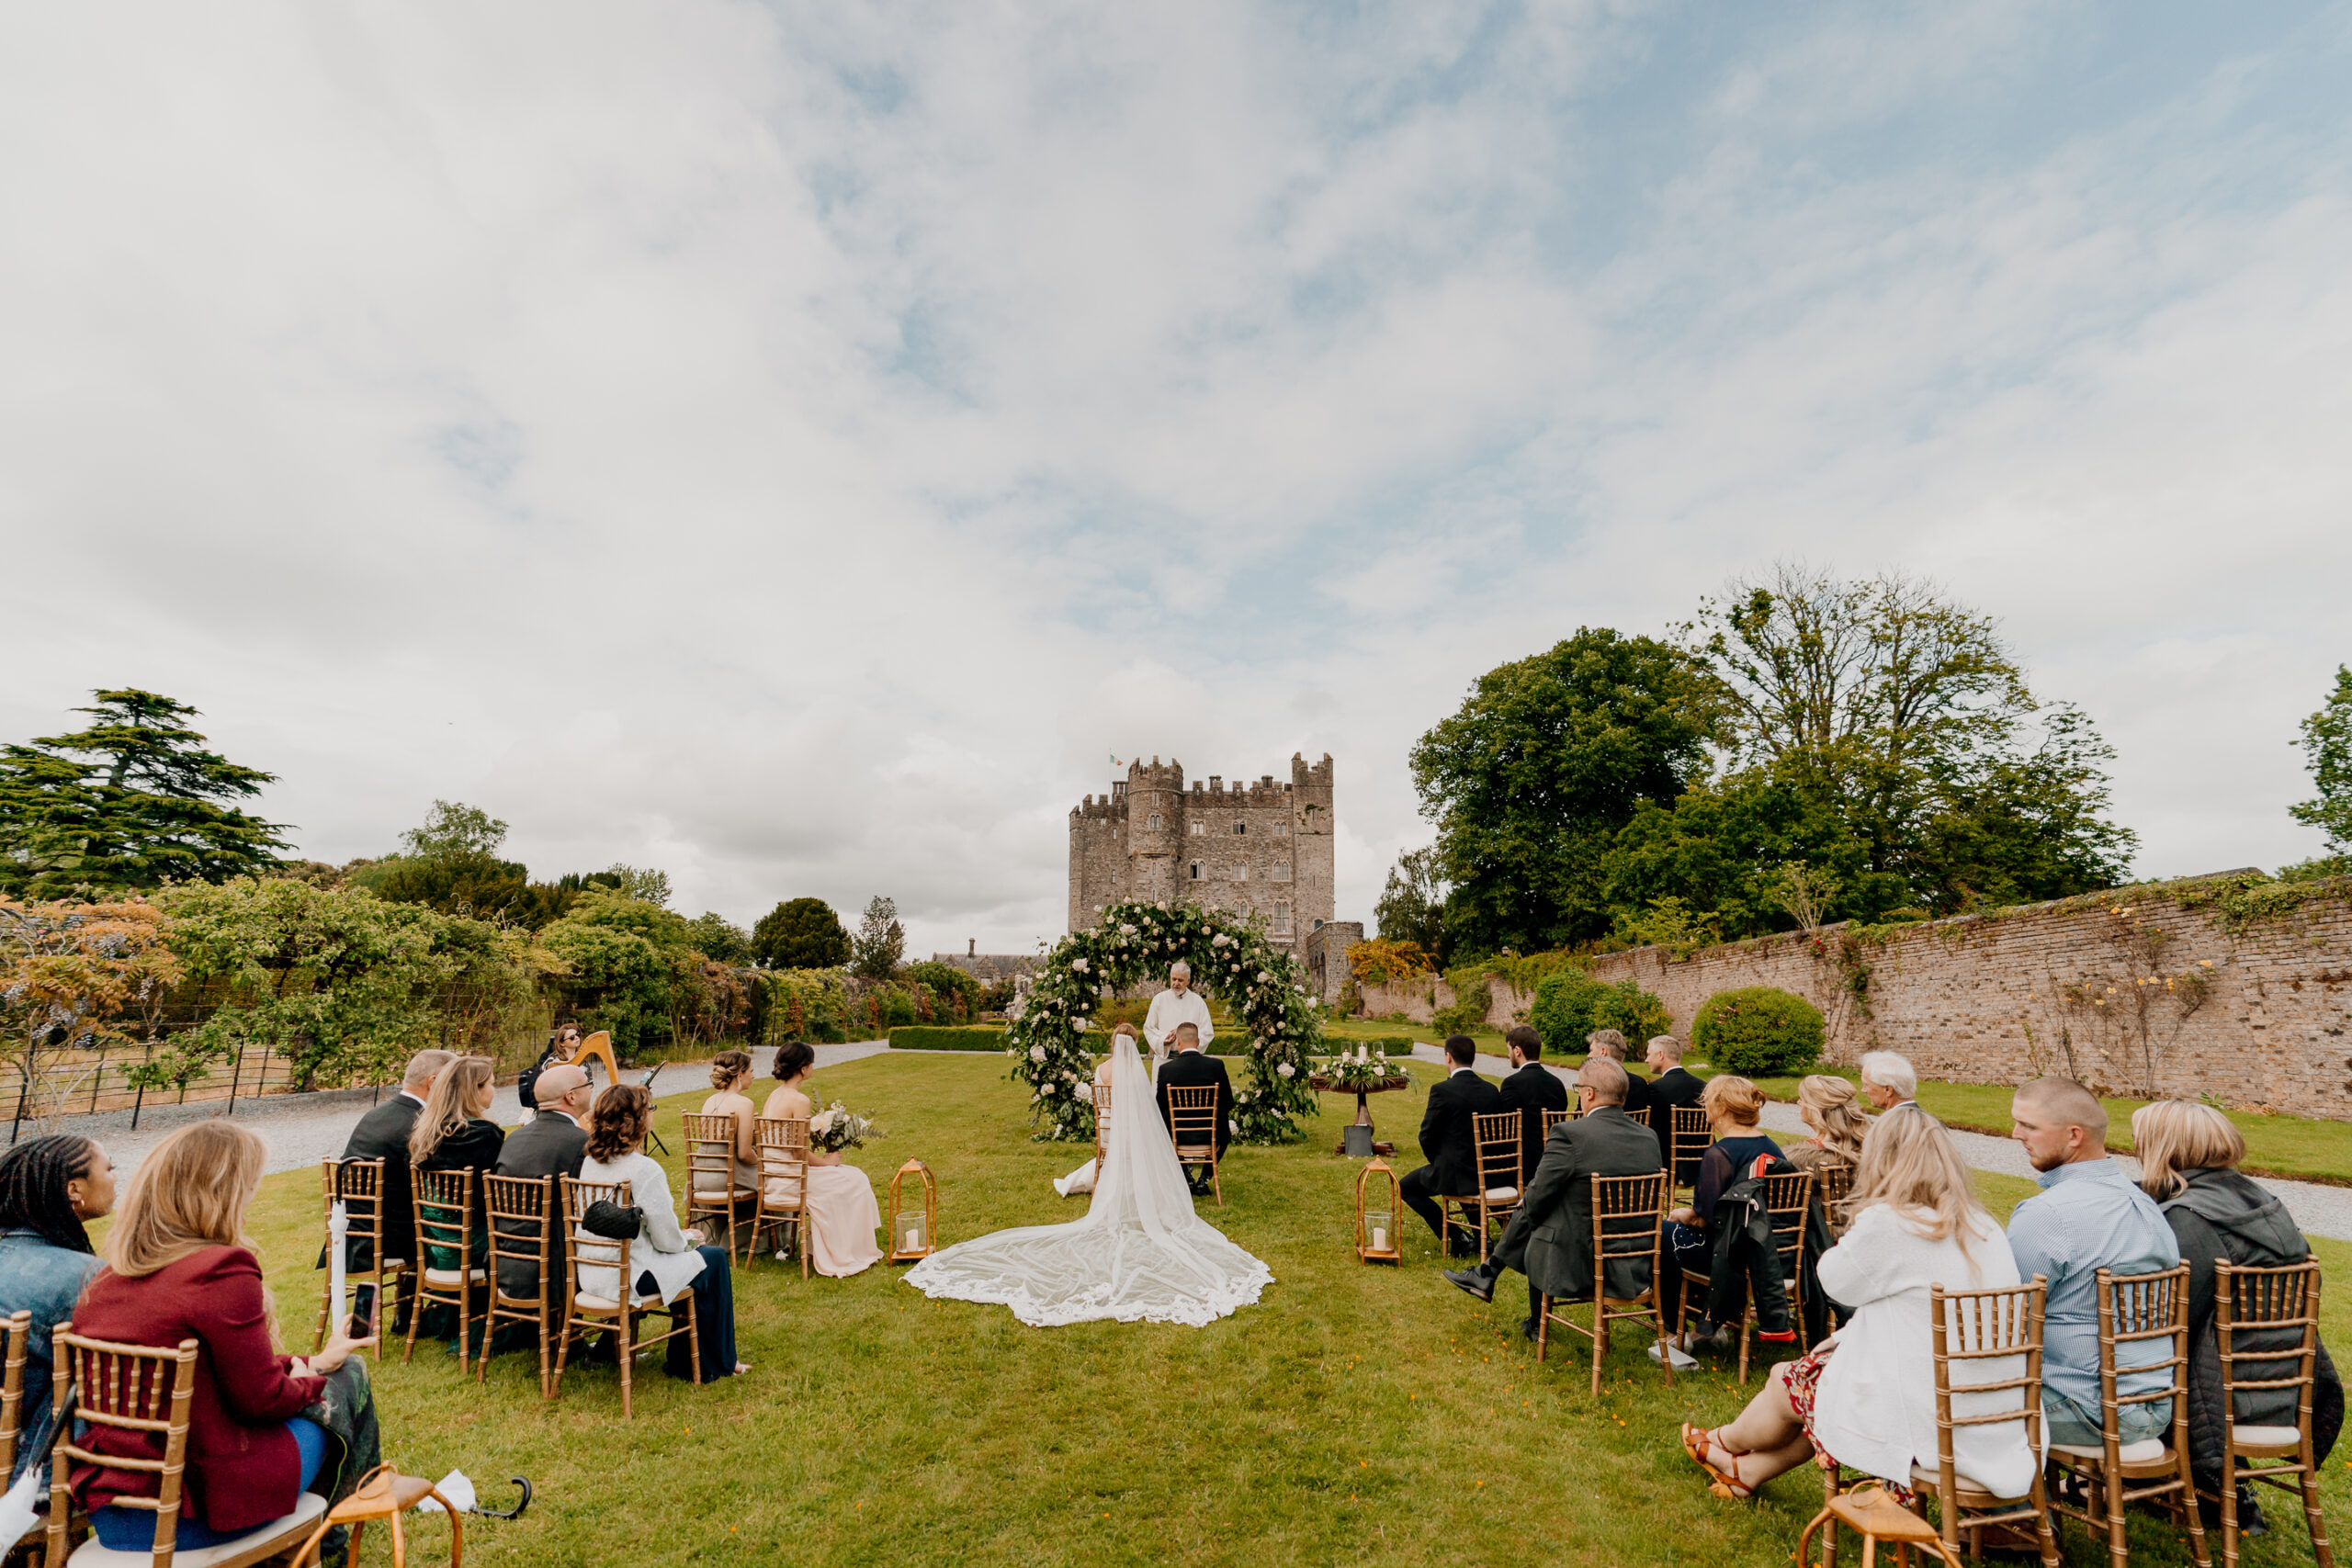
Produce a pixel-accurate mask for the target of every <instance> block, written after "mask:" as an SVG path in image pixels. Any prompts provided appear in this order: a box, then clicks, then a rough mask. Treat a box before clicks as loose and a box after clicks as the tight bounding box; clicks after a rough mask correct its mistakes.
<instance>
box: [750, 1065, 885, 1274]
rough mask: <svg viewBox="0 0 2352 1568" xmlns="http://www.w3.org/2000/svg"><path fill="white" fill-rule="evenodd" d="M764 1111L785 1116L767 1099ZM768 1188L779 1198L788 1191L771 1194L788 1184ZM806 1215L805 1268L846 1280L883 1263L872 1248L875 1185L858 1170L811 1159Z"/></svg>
mask: <svg viewBox="0 0 2352 1568" xmlns="http://www.w3.org/2000/svg"><path fill="white" fill-rule="evenodd" d="M779 1092H781V1091H779ZM765 1113H766V1114H768V1115H770V1116H779V1115H784V1114H786V1113H787V1112H786V1111H785V1110H784V1109H783V1108H782V1107H780V1106H778V1105H776V1104H775V1102H774V1100H773V1098H771V1101H770V1103H769V1105H768V1107H767V1111H766V1112H765ZM802 1114H804V1115H805V1114H806V1112H805V1111H804V1112H802ZM768 1185H769V1187H770V1189H771V1196H774V1197H776V1198H782V1197H785V1196H786V1193H784V1192H782V1191H775V1189H779V1188H788V1187H789V1186H790V1185H791V1183H790V1182H789V1181H786V1180H779V1181H772V1182H770V1183H769V1184H768ZM807 1213H808V1215H809V1227H808V1228H809V1237H808V1247H809V1267H810V1268H811V1269H815V1270H816V1271H817V1272H818V1273H820V1274H823V1275H827V1276H829V1277H830V1278H832V1279H836V1280H841V1279H846V1278H848V1277H849V1276H850V1275H852V1274H858V1273H863V1272H864V1271H865V1270H866V1269H871V1268H873V1267H874V1265H875V1264H876V1263H878V1262H880V1261H881V1260H882V1249H881V1248H880V1247H876V1246H875V1245H874V1235H875V1233H876V1231H878V1230H880V1229H881V1228H882V1206H881V1205H880V1204H878V1203H876V1201H874V1183H873V1182H872V1181H870V1180H868V1179H866V1175H865V1172H864V1171H862V1170H860V1169H858V1168H857V1167H855V1166H854V1165H819V1164H818V1163H817V1162H816V1160H815V1159H811V1160H810V1161H809V1201H808V1205H807Z"/></svg>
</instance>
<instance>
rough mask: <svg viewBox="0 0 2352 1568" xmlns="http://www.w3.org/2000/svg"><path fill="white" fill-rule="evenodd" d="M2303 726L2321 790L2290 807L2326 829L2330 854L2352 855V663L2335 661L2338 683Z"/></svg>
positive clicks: (2308, 757)
mask: <svg viewBox="0 0 2352 1568" xmlns="http://www.w3.org/2000/svg"><path fill="white" fill-rule="evenodd" d="M2302 729H2303V739H2302V748H2303V761H2304V762H2305V763H2306V764H2307V765H2308V766H2309V767H2310V769H2311V771H2312V786H2313V788H2314V790H2315V792H2316V793H2314V794H2313V795H2312V798H2311V799H2309V800H2306V801H2302V802H2300V803H2298V804H2297V805H2294V806H2290V807H2288V810H2289V811H2290V812H2291V813H2293V815H2294V818H2295V820H2296V821H2298V822H2301V823H2302V824H2304V825H2305V826H2307V827H2312V828H2316V829H2319V830H2320V831H2321V832H2323V833H2325V834H2326V835H2327V847H2328V851H2329V852H2330V853H2331V854H2335V855H2338V856H2346V855H2352V667H2346V666H2345V665H2342V664H2339V665H2337V666H2336V667H2335V690H2334V691H2332V692H2330V693H2328V694H2327V701H2326V702H2325V703H2324V704H2322V705H2320V710H2319V711H2318V712H2317V713H2315V714H2313V715H2312V716H2310V717H2309V718H2307V719H2305V720H2303V725H2302Z"/></svg>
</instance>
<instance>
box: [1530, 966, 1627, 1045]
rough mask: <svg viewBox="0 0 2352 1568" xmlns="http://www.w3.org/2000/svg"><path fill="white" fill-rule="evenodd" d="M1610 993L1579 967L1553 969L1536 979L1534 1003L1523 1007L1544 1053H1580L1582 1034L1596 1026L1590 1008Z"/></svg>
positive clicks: (1602, 1000) (1583, 1035)
mask: <svg viewBox="0 0 2352 1568" xmlns="http://www.w3.org/2000/svg"><path fill="white" fill-rule="evenodd" d="M1610 994H1611V993H1610V990H1609V987H1606V986H1604V985H1602V984H1601V983H1600V981H1598V980H1596V979H1594V978H1593V977H1592V976H1589V975H1588V974H1586V973H1585V972H1584V971H1583V970H1581V969H1555V970H1554V971H1553V972H1552V973H1551V974H1549V975H1546V976H1544V978H1543V979H1542V980H1540V981H1538V982H1536V986H1535V1005H1534V1006H1532V1007H1531V1008H1529V1009H1528V1010H1527V1021H1528V1022H1529V1023H1530V1024H1532V1026H1533V1027H1534V1030H1535V1032H1536V1033H1537V1034H1538V1035H1540V1036H1541V1037H1542V1038H1543V1041H1544V1052H1545V1054H1546V1055H1553V1056H1573V1055H1583V1054H1584V1037H1585V1036H1586V1035H1588V1034H1590V1033H1591V1032H1593V1031H1594V1030H1596V1029H1599V1028H1600V1024H1598V1023H1596V1022H1594V1021H1593V1010H1594V1009H1595V1008H1597V1007H1599V1006H1600V1004H1601V1003H1602V1002H1604V1001H1606V1000H1607V999H1608V998H1609V996H1610Z"/></svg>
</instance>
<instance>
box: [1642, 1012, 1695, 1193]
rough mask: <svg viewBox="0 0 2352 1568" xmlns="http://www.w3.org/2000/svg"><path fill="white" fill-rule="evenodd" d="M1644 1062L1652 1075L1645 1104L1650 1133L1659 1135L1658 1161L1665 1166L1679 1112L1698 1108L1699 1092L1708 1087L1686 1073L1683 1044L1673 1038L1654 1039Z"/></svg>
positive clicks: (1670, 1153) (1658, 1037)
mask: <svg viewBox="0 0 2352 1568" xmlns="http://www.w3.org/2000/svg"><path fill="white" fill-rule="evenodd" d="M1642 1059H1643V1060H1644V1061H1645V1062H1646V1063H1647V1064H1648V1066H1649V1069H1650V1073H1651V1075H1652V1076H1651V1078H1650V1082H1649V1084H1648V1085H1647V1089H1648V1091H1649V1092H1648V1098H1647V1100H1645V1103H1646V1104H1647V1105H1648V1106H1649V1108H1650V1130H1651V1131H1652V1132H1654V1133H1656V1134H1657V1157H1658V1161H1659V1163H1660V1164H1664V1163H1665V1162H1666V1161H1667V1160H1668V1159H1669V1158H1671V1157H1672V1156H1673V1153H1674V1112H1675V1110H1676V1108H1677V1107H1680V1106H1695V1105H1697V1104H1698V1103H1699V1092H1700V1090H1702V1089H1705V1088H1706V1087H1707V1086H1706V1085H1705V1084H1704V1083H1702V1082H1701V1081H1700V1080H1699V1078H1698V1077H1697V1076H1696V1075H1695V1074H1692V1073H1690V1072H1687V1071H1685V1070H1684V1069H1683V1066H1682V1042H1681V1041H1679V1040H1677V1039H1676V1038H1675V1037H1674V1036H1673V1035H1671V1034H1656V1035H1652V1036H1651V1037H1650V1043H1649V1045H1648V1046H1647V1048H1646V1054H1645V1055H1644V1056H1643V1058H1642Z"/></svg>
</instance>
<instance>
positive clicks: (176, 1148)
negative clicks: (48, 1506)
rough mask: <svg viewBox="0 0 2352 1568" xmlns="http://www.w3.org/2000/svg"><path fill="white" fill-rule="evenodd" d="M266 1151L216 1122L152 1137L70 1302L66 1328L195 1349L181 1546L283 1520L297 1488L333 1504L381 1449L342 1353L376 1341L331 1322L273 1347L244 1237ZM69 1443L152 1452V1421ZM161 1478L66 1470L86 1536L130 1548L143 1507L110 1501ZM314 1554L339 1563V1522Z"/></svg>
mask: <svg viewBox="0 0 2352 1568" xmlns="http://www.w3.org/2000/svg"><path fill="white" fill-rule="evenodd" d="M266 1157H267V1156H266V1149H265V1147H264V1145H263V1144H262V1141H261V1139H260V1138H259V1137H258V1136H256V1135H255V1134H254V1133H252V1132H250V1131H248V1130H247V1129H246V1128H244V1127H242V1126H240V1125H239V1124H237V1123H236V1122H230V1121H225V1120H219V1121H210V1122H195V1123H193V1124H192V1125H189V1126H186V1127H182V1128H181V1129H179V1130H178V1131H177V1132H175V1133H172V1134H169V1135H167V1136H166V1137H164V1140H163V1141H162V1142H161V1143H159V1144H157V1145H155V1146H154V1148H153V1149H152V1150H150V1151H149V1153H148V1155H147V1157H146V1158H145V1159H142V1160H141V1161H140V1162H139V1166H138V1168H136V1169H135V1170H133V1171H132V1172H131V1173H130V1179H129V1180H128V1181H126V1182H125V1183H124V1184H123V1194H122V1207H121V1212H120V1213H118V1214H116V1216H115V1221H114V1225H113V1228H112V1229H110V1230H108V1231H107V1239H106V1249H105V1251H106V1267H105V1268H104V1269H101V1270H99V1272H98V1274H97V1276H96V1278H95V1279H93V1280H91V1281H90V1283H89V1286H88V1288H87V1289H86V1290H85V1291H84V1292H83V1294H82V1300H81V1303H80V1304H79V1305H78V1306H77V1307H75V1308H74V1332H75V1333H77V1334H82V1335H86V1336H88V1337H91V1338H93V1339H107V1340H112V1341H114V1342H116V1343H118V1344H124V1345H151V1346H157V1347H165V1348H168V1347H171V1346H175V1345H177V1344H179V1343H180V1342H181V1341H182V1340H186V1339H193V1340H195V1341H196V1342H197V1343H198V1345H199V1346H200V1347H201V1348H202V1353H201V1354H200V1355H198V1357H197V1359H196V1373H195V1382H194V1384H193V1388H194V1397H193V1403H192V1404H190V1406H189V1411H188V1434H187V1470H186V1472H184V1473H183V1474H182V1476H181V1478H180V1486H181V1491H180V1498H181V1502H180V1518H179V1534H178V1539H177V1543H176V1544H177V1547H178V1549H179V1550H180V1551H193V1550H195V1549H197V1548H198V1547H204V1546H211V1545H217V1544H218V1543H220V1542H221V1541H224V1540H232V1539H233V1538H234V1537H237V1536H240V1535H243V1534H244V1533H246V1532H247V1531H249V1530H254V1529H259V1528H260V1527H261V1526H263V1525H266V1524H268V1523H269V1522H270V1521H272V1520H274V1519H280V1518H283V1517H286V1516H287V1515H288V1514H291V1513H292V1512H293V1511H294V1508H295V1504H296V1502H297V1500H298V1499H299V1498H300V1495H301V1494H303V1493H304V1492H315V1493H317V1494H318V1495H321V1496H322V1497H324V1498H326V1499H327V1501H328V1502H330V1503H333V1502H334V1501H336V1500H337V1499H338V1498H340V1497H341V1496H342V1495H344V1494H345V1493H346V1492H348V1491H349V1490H350V1489H351V1488H352V1487H353V1486H355V1485H356V1484H357V1483H358V1481H359V1478H360V1477H361V1476H363V1475H365V1474H366V1473H367V1472H369V1471H371V1470H373V1469H374V1468H375V1467H376V1465H377V1464H378V1463H379V1461H380V1458H381V1456H380V1455H379V1452H378V1442H377V1432H376V1405H375V1399H374V1396H373V1394H372V1393H370V1392H369V1389H368V1370H367V1363H366V1362H365V1361H363V1360H362V1359H359V1358H357V1357H356V1356H354V1355H353V1354H352V1352H353V1351H354V1350H356V1349H359V1348H363V1347H365V1346H368V1345H372V1344H374V1343H375V1341H374V1340H373V1339H372V1338H371V1339H353V1338H351V1337H348V1336H346V1335H345V1333H344V1332H343V1328H342V1325H337V1326H336V1329H335V1332H334V1333H333V1334H331V1335H329V1336H328V1338H327V1343H326V1348H325V1349H323V1350H322V1351H321V1352H320V1353H319V1354H317V1355H315V1356H309V1357H302V1356H286V1355H281V1354H279V1353H278V1351H277V1348H276V1344H275V1341H276V1335H275V1333H274V1332H273V1328H272V1324H271V1321H270V1302H269V1295H268V1292H267V1291H266V1290H265V1289H264V1287H263V1283H262V1269H261V1261H260V1259H259V1258H256V1257H255V1256H254V1249H253V1244H252V1243H251V1242H250V1241H248V1240H246V1239H245V1219H246V1214H247V1212H248V1211H249V1210H250V1209H251V1208H252V1207H253V1201H254V1194H255V1193H256V1192H258V1191H259V1190H260V1189H261V1175H262V1166H263V1163H264V1161H265V1160H266ZM82 1443H83V1446H84V1447H85V1448H88V1449H90V1450H94V1451H96V1452H99V1453H104V1454H107V1455H108V1456H119V1457H121V1458H125V1459H146V1460H156V1461H160V1460H161V1459H162V1458H163V1457H164V1434H163V1433H161V1432H135V1431H126V1430H124V1429H123V1428H121V1427H97V1426H93V1427H90V1428H89V1430H88V1431H87V1432H86V1433H85V1435H84V1437H83V1438H82ZM160 1479H161V1478H160V1477H159V1476H158V1474H157V1473H156V1472H154V1471H141V1470H117V1469H110V1468H107V1467H106V1466H103V1465H96V1464H76V1465H75V1466H74V1469H73V1473H72V1484H73V1488H74V1499H75V1500H76V1501H77V1502H79V1503H80V1504H81V1505H82V1506H84V1507H85V1508H88V1509H90V1510H91V1515H90V1523H91V1526H92V1528H93V1529H95V1530H96V1534H97V1538H98V1540H99V1541H100V1542H101V1543H102V1544H103V1545H105V1546H106V1547H107V1548H108V1549H110V1550H112V1551H121V1552H134V1551H135V1552H137V1553H139V1554H140V1555H141V1557H142V1558H143V1557H144V1556H145V1554H146V1552H147V1550H148V1548H149V1547H150V1546H151V1545H152V1544H153V1541H154V1539H155V1516H154V1515H153V1513H151V1512H147V1511H144V1510H141V1509H136V1508H124V1507H117V1506H114V1504H115V1500H116V1499H117V1498H119V1497H153V1496H154V1495H156V1491H157V1483H158V1482H159V1480H160ZM325 1560H326V1561H328V1562H340V1561H342V1540H341V1536H340V1527H338V1534H336V1535H331V1536H329V1537H328V1539H327V1551H326V1553H325Z"/></svg>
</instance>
